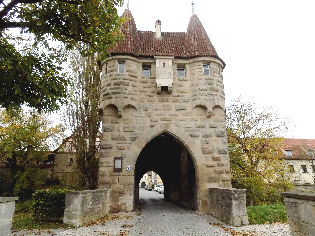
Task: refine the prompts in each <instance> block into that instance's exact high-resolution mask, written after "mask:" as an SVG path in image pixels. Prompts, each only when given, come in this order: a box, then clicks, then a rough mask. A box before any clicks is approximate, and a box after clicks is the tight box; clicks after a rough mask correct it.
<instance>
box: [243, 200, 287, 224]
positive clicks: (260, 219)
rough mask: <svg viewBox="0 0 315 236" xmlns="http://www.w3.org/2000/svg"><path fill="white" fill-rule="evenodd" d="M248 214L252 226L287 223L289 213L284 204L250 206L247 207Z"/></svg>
mask: <svg viewBox="0 0 315 236" xmlns="http://www.w3.org/2000/svg"><path fill="white" fill-rule="evenodd" d="M247 214H248V220H249V223H250V224H264V223H273V222H281V223H286V222H287V213H286V209H285V206H284V205H283V204H279V205H264V206H249V207H247Z"/></svg>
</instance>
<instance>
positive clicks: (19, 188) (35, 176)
mask: <svg viewBox="0 0 315 236" xmlns="http://www.w3.org/2000/svg"><path fill="white" fill-rule="evenodd" d="M44 179H45V178H44V173H43V171H42V170H41V169H38V168H27V169H26V171H25V172H23V173H22V174H20V176H19V177H18V179H17V181H16V184H15V186H14V195H15V196H18V197H19V198H20V199H21V200H26V199H30V198H31V197H32V194H33V193H35V191H36V190H37V189H39V188H40V186H41V184H42V183H43V181H44Z"/></svg>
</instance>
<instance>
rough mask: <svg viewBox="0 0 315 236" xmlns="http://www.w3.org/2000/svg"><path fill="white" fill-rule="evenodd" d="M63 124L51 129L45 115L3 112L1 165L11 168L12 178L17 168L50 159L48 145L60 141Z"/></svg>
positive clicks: (0, 141)
mask: <svg viewBox="0 0 315 236" xmlns="http://www.w3.org/2000/svg"><path fill="white" fill-rule="evenodd" d="M62 132H63V129H62V127H61V126H60V125H57V126H51V124H50V122H49V121H48V119H47V118H46V117H44V116H42V115H38V114H35V113H33V114H31V113H26V112H21V114H20V115H19V116H17V115H15V116H11V115H10V114H8V113H7V112H6V111H5V110H3V111H2V112H1V113H0V163H1V164H2V165H5V166H6V167H8V168H10V170H11V174H12V176H15V174H16V172H17V171H18V169H21V168H22V169H24V168H25V167H26V166H32V165H37V162H40V161H44V160H46V159H47V156H48V153H49V144H50V143H49V142H50V140H52V138H60V137H61V135H62Z"/></svg>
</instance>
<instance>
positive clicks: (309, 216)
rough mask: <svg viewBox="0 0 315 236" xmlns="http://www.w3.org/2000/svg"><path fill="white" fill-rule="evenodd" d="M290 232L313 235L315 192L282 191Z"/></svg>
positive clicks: (314, 231) (299, 235) (296, 234)
mask: <svg viewBox="0 0 315 236" xmlns="http://www.w3.org/2000/svg"><path fill="white" fill-rule="evenodd" d="M282 195H283V196H284V204H285V207H286V210H287V215H288V222H289V225H290V228H291V232H292V234H293V235H295V236H302V235H303V236H306V235H310V236H311V235H312V236H313V235H315V193H306V192H287V193H282Z"/></svg>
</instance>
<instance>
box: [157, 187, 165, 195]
mask: <svg viewBox="0 0 315 236" xmlns="http://www.w3.org/2000/svg"><path fill="white" fill-rule="evenodd" d="M158 192H159V194H162V193H163V194H164V186H163V185H162V186H160V187H159V188H158Z"/></svg>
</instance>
